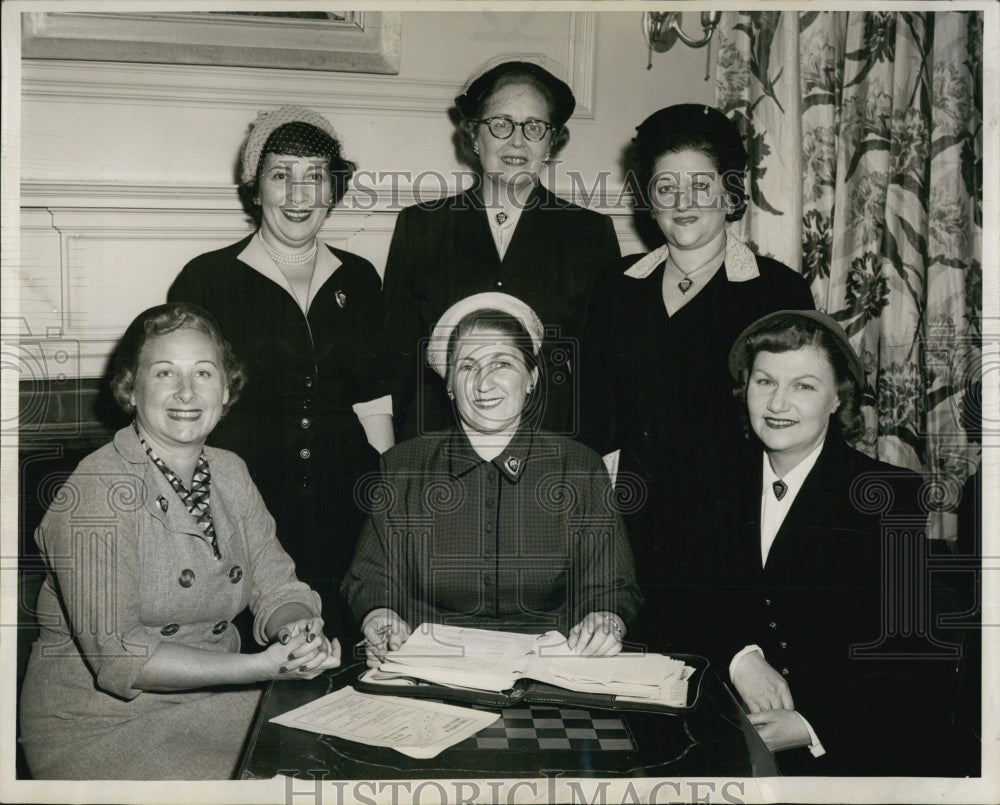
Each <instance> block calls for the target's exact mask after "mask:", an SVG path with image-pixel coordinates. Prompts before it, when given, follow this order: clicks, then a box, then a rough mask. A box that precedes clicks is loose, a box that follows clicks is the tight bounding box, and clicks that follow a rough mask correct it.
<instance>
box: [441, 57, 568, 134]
mask: <svg viewBox="0 0 1000 805" xmlns="http://www.w3.org/2000/svg"><path fill="white" fill-rule="evenodd" d="M518 78H523V79H525V80H526V81H528V82H534V83H536V84H540V85H541V86H543V87H545V88H546V90H548V92H549V94H550V95H551V96H552V101H553V109H552V118H553V119H552V120H550V121H549V123H551V124H552V125H554V126H562V125H563V124H564V123H565V122H566V121H567V120H569V119H570V116H571V115H572V114H573V110H574V109H575V108H576V98H574V97H573V90H571V89H570V88H569V85H568V84H567V83H566V82H565V81H562V80H560V79H558V78H556V77H555V76H554V75H552V73H550V72H549V71H548V70H546V69H545V68H544V67H541V66H540V65H537V64H535V63H534V62H530V61H505V62H501V63H500V64H498V65H496V66H494V67H491V68H489V69H488V70H486V72H484V73H482V74H481V75H479V76H478V77H476V78H475V79H473V80H472V81H471V82H470V83H469V84H468V86H467V87H466V89H465V91H464V92H463V93H462V94H461V95H459V96H458V97H457V98H455V105H456V106H457V107H458V111H460V112H461V113H462V115H463V116H464V117H467V118H469V117H475V116H476V114H477V113H478V110H479V108H480V106H482V104H483V101H485V100H486V99H487V98H488V97H489V96H490V95H492V94H493V92H494V90H495V89H496V88H497V85H498V84H500V83H501V82H502V81H505V80H506V81H508V82H509V83H514V82H515V81H516V79H518Z"/></svg>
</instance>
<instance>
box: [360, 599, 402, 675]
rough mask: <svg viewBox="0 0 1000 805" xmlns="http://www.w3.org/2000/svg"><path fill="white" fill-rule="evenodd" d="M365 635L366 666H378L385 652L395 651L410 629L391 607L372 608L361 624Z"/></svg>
mask: <svg viewBox="0 0 1000 805" xmlns="http://www.w3.org/2000/svg"><path fill="white" fill-rule="evenodd" d="M361 631H362V632H364V635H365V643H364V645H365V651H366V652H367V654H368V660H367V663H368V667H369V668H378V666H379V664H380V663H381V662H382V661H383V660H384V659H385V655H386V652H388V651H396V649H398V648H399V647H400V646H401V645H403V643H405V642H406V638H408V637H409V636H410V632H411V631H412V630H411V629H410V627H409V624H407V622H406V621H404V620H403V619H402V618H401V617H399V615H398V614H397V613H396V612H395V611H394V610H391V609H385V608H382V609H373V610H372V611H371V612H369V613H368V614H367V615H366V616H365V620H364V622H363V623H362V624H361Z"/></svg>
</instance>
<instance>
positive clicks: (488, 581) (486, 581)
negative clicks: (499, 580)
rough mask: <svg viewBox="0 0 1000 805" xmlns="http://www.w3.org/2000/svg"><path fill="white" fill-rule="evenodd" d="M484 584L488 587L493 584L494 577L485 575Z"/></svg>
mask: <svg viewBox="0 0 1000 805" xmlns="http://www.w3.org/2000/svg"><path fill="white" fill-rule="evenodd" d="M483 584H484V585H485V586H486V587H489V586H491V585H492V584H493V577H492V576H483Z"/></svg>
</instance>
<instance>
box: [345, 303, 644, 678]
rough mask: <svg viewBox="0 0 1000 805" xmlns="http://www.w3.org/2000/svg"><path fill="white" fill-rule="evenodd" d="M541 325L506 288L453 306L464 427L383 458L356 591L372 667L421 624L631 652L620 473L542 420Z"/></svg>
mask: <svg viewBox="0 0 1000 805" xmlns="http://www.w3.org/2000/svg"><path fill="white" fill-rule="evenodd" d="M542 335H543V327H542V324H541V321H540V320H539V319H538V317H537V316H536V315H535V313H534V311H533V310H532V309H531V308H530V307H528V305H526V304H525V303H524V302H522V301H521V300H519V299H516V298H515V297H512V296H509V295H507V294H500V293H482V294H476V295H474V296H470V297H467V298H465V299H463V300H461V301H460V302H457V303H456V304H454V305H452V307H451V308H449V309H448V310H447V311H446V312H445V314H444V315H443V316H442V317H441V319H440V321H439V322H438V323H437V325H436V326H435V328H434V332H433V335H432V338H431V342H430V344H429V346H428V349H427V361H428V363H429V364H430V366H431V368H432V369H433V370H434V371H435V372H436V373H437V374H438V375H439V376H441V377H442V378H444V380H445V381H446V385H447V393H448V397H449V398H450V399H451V400H452V401H453V404H454V409H455V414H456V416H457V419H458V423H457V425H455V426H452V427H451V428H450V429H448V430H445V431H442V432H440V433H435V434H431V435H428V436H423V437H418V438H415V439H410V440H408V441H406V442H404V443H402V444H400V445H398V446H396V447H395V448H393V449H392V450H390V451H389V452H387V453H386V454H385V455H384V456H383V457H382V473H381V482H380V483H379V484H378V485H375V486H373V487H372V488H371V494H370V495H369V497H370V501H369V510H370V512H371V514H370V517H369V518H368V521H367V523H366V525H365V528H364V530H363V532H362V536H361V540H360V542H359V544H358V549H357V552H356V554H355V557H354V561H353V563H352V565H351V568H350V571H349V572H348V576H347V578H346V580H345V581H344V584H343V587H342V592H343V593H344V595H345V597H346V599H347V603H348V606H349V607H350V609H351V611H352V613H353V614H354V616H355V617H356V618H357V619H358V620H360V621H361V624H362V630H363V631H364V634H365V638H366V647H367V649H368V652H369V662H370V663H374V662H375V661H376V659H377V658H379V657H382V656H384V652H385V649H386V648H389V649H395V648H397V647H398V646H399V645H401V644H402V642H403V641H404V640H405V639H406V637H407V636H408V635H409V633H410V630H411V629H412V628H415V627H417V626H419V625H420V624H421V623H425V622H429V623H440V624H448V625H453V626H470V627H479V628H486V629H499V630H509V631H521V632H544V631H548V630H551V629H557V630H559V631H561V632H562V633H563V634H567V635H568V639H569V646H570V648H572V649H574V650H576V651H578V652H579V653H581V654H587V655H598V654H613V653H616V652H618V651H620V650H621V640H622V637H623V635H624V632H625V624H626V623H627V622H629V621H630V620H631V619H632V618H633V617H634V616H635V614H636V612H637V611H638V608H639V605H640V603H641V597H640V594H639V591H638V588H637V587H636V583H635V569H634V565H633V561H632V554H631V550H630V548H629V546H628V539H627V535H626V533H625V528H624V525H623V523H622V519H621V517H620V515H619V513H618V512H617V511H616V509H615V508H614V499H613V496H612V491H611V484H610V479H609V477H608V474H607V471H606V469H605V467H604V465H603V463H602V461H601V459H600V457H599V456H598V455H597V454H596V453H594V452H592V451H591V450H590V449H588V448H586V447H584V446H583V445H580V444H578V443H576V442H573V441H571V440H569V439H566V438H564V437H561V436H555V435H551V434H547V433H544V432H541V431H539V430H537V429H536V428H534V427H533V424H532V423H533V422H534V421H535V420H536V419H537V415H538V411H539V410H540V409H541V408H542V405H541V402H540V401H539V400H538V394H537V383H538V377H539V373H540V369H539V366H538V359H537V356H538V354H539V350H540V349H541V345H542Z"/></svg>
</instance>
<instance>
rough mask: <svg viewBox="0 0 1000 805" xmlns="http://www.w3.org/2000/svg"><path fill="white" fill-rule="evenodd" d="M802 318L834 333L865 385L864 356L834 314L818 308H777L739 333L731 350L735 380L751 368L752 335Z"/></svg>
mask: <svg viewBox="0 0 1000 805" xmlns="http://www.w3.org/2000/svg"><path fill="white" fill-rule="evenodd" d="M803 319H807V320H808V321H811V322H815V323H817V324H819V325H821V326H822V327H824V328H825V329H826V330H828V331H829V332H830V334H831V335H832V336H833V337H834V342H835V343H836V344H837V346H839V347H840V351H841V353H842V354H843V357H844V362H845V363H846V364H847V369H848V371H849V372H850V373H851V377H853V378H854V380H855V381H857V384H858V385H859V386H861V387H862V388H863V387H864V385H865V370H864V367H862V366H861V359H860V358H858V353H856V352H855V351H854V347H852V346H851V342H850V340H849V339H848V338H847V333H845V332H844V328H843V327H841V326H840V325H839V324H838V323H837V322H836V321H835V320H834V319H833V317H831V316H828V315H827V314H826V313H820V312H819V311H818V310H778V311H775V312H774V313H768V314H767V315H766V316H761V317H760V318H759V319H757V321H755V322H754V323H753V324H751V325H750V326H749V327H747V328H746V329H745V330H744V331H743V332H742V333H740V334H739V335H738V336H736V340H735V341H734V342H733V346H732V349H730V350H729V374H731V375H732V376H733V379H734V380H739V379H740V372H742V371H743V370H744V369H748V368H749V367H747V366H745V363H746V358H747V351H746V342H747V339H749V338H750V336H752V335H756V334H757V333H759V332H764V331H771V332H775V331H778V330H783V329H785V328H787V327H790V326H792V325H794V324H802V323H803V321H802V320H803Z"/></svg>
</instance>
